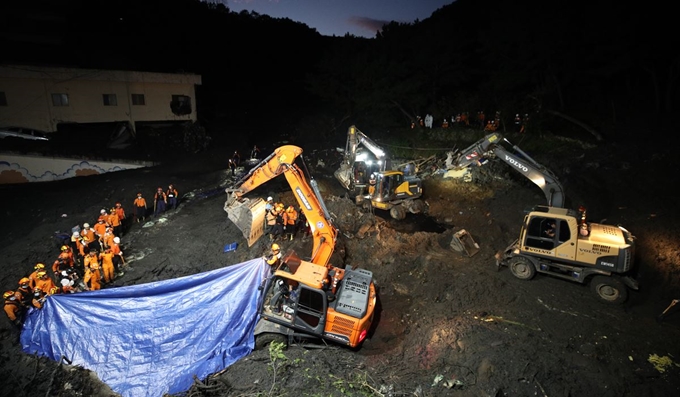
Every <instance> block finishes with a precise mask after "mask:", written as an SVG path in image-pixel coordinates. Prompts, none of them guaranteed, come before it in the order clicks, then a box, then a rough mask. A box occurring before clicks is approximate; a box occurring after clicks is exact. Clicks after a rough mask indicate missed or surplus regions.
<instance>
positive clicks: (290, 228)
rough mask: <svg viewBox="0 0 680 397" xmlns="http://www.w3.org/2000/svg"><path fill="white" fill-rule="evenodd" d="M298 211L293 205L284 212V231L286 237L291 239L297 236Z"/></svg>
mask: <svg viewBox="0 0 680 397" xmlns="http://www.w3.org/2000/svg"><path fill="white" fill-rule="evenodd" d="M297 220H298V213H297V211H295V208H293V206H292V205H289V206H288V208H286V212H284V213H283V232H284V233H285V235H284V238H285V237H288V238H289V239H290V240H291V241H293V238H295V232H296V231H297V230H296V227H297Z"/></svg>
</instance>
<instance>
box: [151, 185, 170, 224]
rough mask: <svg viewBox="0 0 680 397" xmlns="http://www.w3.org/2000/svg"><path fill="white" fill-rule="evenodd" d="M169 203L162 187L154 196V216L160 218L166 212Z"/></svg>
mask: <svg viewBox="0 0 680 397" xmlns="http://www.w3.org/2000/svg"><path fill="white" fill-rule="evenodd" d="M167 202H168V197H167V196H166V195H165V192H164V191H163V188H162V187H159V188H158V189H157V190H156V194H154V196H153V215H154V216H156V217H157V216H159V215H160V214H162V213H164V212H165V204H167Z"/></svg>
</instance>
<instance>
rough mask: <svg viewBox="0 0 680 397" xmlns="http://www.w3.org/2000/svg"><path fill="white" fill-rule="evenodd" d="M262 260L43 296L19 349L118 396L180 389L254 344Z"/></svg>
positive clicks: (263, 272)
mask: <svg viewBox="0 0 680 397" xmlns="http://www.w3.org/2000/svg"><path fill="white" fill-rule="evenodd" d="M267 272H268V268H267V265H266V264H265V261H264V260H263V259H262V258H258V259H253V260H250V261H248V262H243V263H240V264H236V265H233V266H229V267H225V268H221V269H217V270H213V271H209V272H205V273H200V274H196V275H192V276H187V277H182V278H177V279H172V280H166V281H159V282H154V283H149V284H142V285H134V286H128V287H120V288H111V289H104V290H100V291H89V292H81V293H77V294H66V295H54V296H51V297H49V298H48V299H47V300H46V302H45V305H44V307H43V308H42V309H41V310H32V311H30V312H29V315H28V316H27V319H26V322H25V324H24V328H23V331H22V333H21V345H22V348H23V350H24V352H26V353H30V354H38V355H42V356H46V357H49V358H51V359H53V360H55V361H60V360H61V357H62V356H64V357H66V358H67V359H69V360H71V361H72V363H73V365H80V366H83V367H84V368H87V369H90V370H92V371H94V372H96V373H97V375H98V376H99V378H100V379H101V380H102V381H104V382H105V383H106V384H107V385H109V386H110V387H111V388H112V389H113V390H114V391H115V392H116V393H120V394H122V395H123V396H130V397H132V396H134V397H139V396H154V397H155V396H162V395H163V394H164V393H179V392H182V391H185V390H188V389H189V388H190V387H191V385H192V383H193V376H194V375H196V376H197V377H198V378H199V379H205V378H206V377H207V376H208V375H210V374H212V373H214V372H218V371H220V370H222V369H224V368H226V367H228V366H229V365H231V364H233V363H234V362H236V361H237V360H239V359H240V358H242V357H244V356H246V355H248V354H249V353H250V352H251V351H252V350H253V348H254V337H253V331H254V329H255V323H256V320H257V302H258V297H259V293H260V292H259V291H258V286H259V285H260V284H261V282H262V280H263V279H264V278H265V277H266V276H267Z"/></svg>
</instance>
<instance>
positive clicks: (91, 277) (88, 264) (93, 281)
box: [83, 251, 102, 291]
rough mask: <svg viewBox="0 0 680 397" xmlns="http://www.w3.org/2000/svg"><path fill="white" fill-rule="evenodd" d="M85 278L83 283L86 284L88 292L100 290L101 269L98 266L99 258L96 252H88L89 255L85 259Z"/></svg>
mask: <svg viewBox="0 0 680 397" xmlns="http://www.w3.org/2000/svg"><path fill="white" fill-rule="evenodd" d="M84 264H85V277H84V278H83V281H85V283H87V285H88V287H90V290H92V291H97V290H100V289H101V288H102V286H101V278H102V276H101V269H100V266H99V257H98V256H97V252H96V251H90V253H89V254H88V255H87V256H86V257H85V262H84Z"/></svg>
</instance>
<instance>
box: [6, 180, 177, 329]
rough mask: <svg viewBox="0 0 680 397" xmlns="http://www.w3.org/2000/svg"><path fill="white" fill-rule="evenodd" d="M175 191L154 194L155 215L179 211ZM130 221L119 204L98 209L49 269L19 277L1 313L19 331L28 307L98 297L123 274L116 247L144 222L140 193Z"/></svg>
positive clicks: (37, 268)
mask: <svg viewBox="0 0 680 397" xmlns="http://www.w3.org/2000/svg"><path fill="white" fill-rule="evenodd" d="M177 200H178V198H177V190H176V189H174V187H173V186H172V185H170V186H169V187H168V190H167V191H165V192H164V191H163V189H162V188H160V187H159V188H158V190H157V192H156V194H155V196H154V215H156V216H158V215H160V214H162V213H163V212H165V211H166V208H167V209H168V210H169V209H174V208H176V207H177V203H178V202H177ZM133 205H134V207H135V213H134V217H133V219H132V220H131V222H128V218H127V217H126V214H125V210H124V209H123V206H122V204H121V203H116V204H115V206H114V207H112V208H111V209H110V210H108V211H107V210H106V209H102V210H101V211H100V213H99V217H98V218H97V222H96V223H95V224H94V226H90V224H89V223H84V224H83V226H82V229H81V228H80V226H76V227H75V228H73V230H72V235H71V237H70V240H69V242H68V243H66V242H65V244H64V245H62V246H61V247H60V253H59V255H58V257H57V259H56V260H55V261H54V262H53V263H52V265H51V266H50V267H47V266H46V265H45V264H44V263H37V264H36V265H35V266H34V267H33V271H32V273H30V274H29V275H27V276H25V277H22V278H21V279H20V280H19V283H18V284H19V285H18V288H17V289H16V290H8V291H5V292H4V293H3V299H4V301H5V304H4V310H5V314H6V315H7V317H8V318H9V320H10V322H12V324H14V325H15V326H16V327H17V328H18V329H20V328H21V326H22V325H23V319H24V314H25V313H26V311H27V310H28V309H29V308H30V307H34V308H36V309H41V308H42V306H43V303H44V302H45V299H46V297H47V296H49V295H54V294H67V293H75V292H81V291H96V290H99V289H101V288H102V284H103V285H107V284H110V283H112V282H113V281H114V280H115V279H116V277H120V276H122V275H123V274H124V269H125V267H126V266H127V265H126V263H125V258H124V257H123V251H122V250H121V247H120V237H121V236H122V235H123V234H124V233H125V231H126V230H127V229H129V227H130V226H131V225H130V223H134V222H139V221H140V219H141V220H144V219H145V218H146V210H147V206H146V201H145V200H144V198H143V197H142V194H141V193H138V194H137V198H136V199H135V200H134V202H133Z"/></svg>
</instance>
